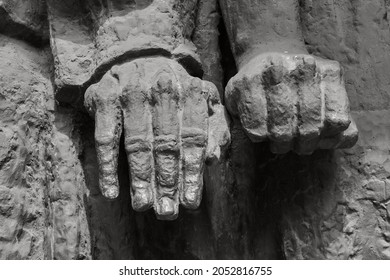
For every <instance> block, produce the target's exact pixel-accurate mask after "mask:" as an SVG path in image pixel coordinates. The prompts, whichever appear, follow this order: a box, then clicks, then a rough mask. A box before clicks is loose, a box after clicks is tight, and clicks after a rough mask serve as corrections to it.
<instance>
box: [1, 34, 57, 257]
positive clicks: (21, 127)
mask: <svg viewBox="0 0 390 280" xmlns="http://www.w3.org/2000/svg"><path fill="white" fill-rule="evenodd" d="M46 55H47V53H46V52H44V51H40V50H37V49H34V48H32V47H30V46H28V45H27V44H25V43H23V42H21V41H17V40H14V39H10V38H7V37H5V36H3V35H0V64H1V66H2V69H1V72H0V139H1V140H0V143H1V144H0V258H1V259H29V258H34V259H44V258H47V257H48V255H46V254H45V252H46V250H45V249H46V247H47V246H48V244H49V240H47V239H46V227H47V225H48V219H47V217H48V214H49V209H48V208H47V206H48V201H47V194H48V188H47V186H48V184H49V183H50V174H51V171H52V166H51V162H50V151H51V150H52V143H51V133H52V121H53V112H52V109H53V101H54V100H53V98H54V96H53V91H52V87H51V84H50V72H49V69H50V65H49V64H48V61H47V59H46Z"/></svg>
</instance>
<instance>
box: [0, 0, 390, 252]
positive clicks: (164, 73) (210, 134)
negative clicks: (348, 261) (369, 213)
mask: <svg viewBox="0 0 390 280" xmlns="http://www.w3.org/2000/svg"><path fill="white" fill-rule="evenodd" d="M318 2H321V3H315V2H313V1H298V0H284V1H281V0H280V1H268V0H265V1H256V0H239V1H236V0H219V1H217V0H188V1H181V0H86V1H77V0H61V1H58V0H46V1H43V0H42V1H41V0H34V1H24V0H5V1H0V16H1V18H0V33H1V34H2V35H0V36H1V37H0V60H1V63H2V65H7V66H2V72H1V73H0V85H1V89H0V100H1V102H2V103H1V104H0V116H1V120H0V123H1V126H0V187H1V189H0V207H1V208H0V221H1V229H0V258H24V259H25V258H55V259H65V258H78V259H81V258H91V257H92V258H158V257H161V256H163V254H171V255H169V257H171V258H284V257H285V258H337V257H338V255H337V254H336V253H332V252H331V249H329V248H331V246H332V245H329V244H331V243H332V242H333V241H334V240H336V238H334V239H333V241H332V237H329V238H328V237H327V235H326V234H327V233H326V232H325V230H324V231H323V230H322V229H323V228H326V225H328V224H329V223H331V222H329V221H328V220H326V219H328V217H333V216H332V215H337V213H339V211H344V212H345V213H347V214H345V215H344V216H345V217H346V218H345V219H346V220H348V219H352V218H349V216H348V215H352V214H351V213H355V212H359V211H361V212H364V209H366V208H364V207H368V206H356V207H355V208H354V207H353V206H351V205H352V204H353V205H355V204H354V203H355V201H360V200H358V199H359V198H356V197H354V196H353V195H351V196H348V197H346V198H345V197H343V199H339V200H335V199H331V198H332V195H333V196H334V197H336V196H338V193H337V194H336V192H335V193H332V194H331V195H329V196H330V198H329V201H328V200H326V199H325V198H323V196H321V195H322V193H321V192H316V190H318V189H324V190H328V189H329V190H333V189H334V185H335V184H336V183H334V181H332V180H330V179H329V180H330V181H327V180H326V179H323V177H327V179H328V178H334V180H335V181H337V180H339V181H340V182H342V183H340V184H342V186H345V185H348V186H349V185H351V184H355V185H356V184H358V183H356V182H354V183H351V182H352V181H351V180H352V179H350V177H353V176H352V175H350V174H357V173H359V174H362V172H361V170H360V169H359V168H360V167H355V166H353V167H351V165H354V164H355V163H356V162H359V160H360V159H355V158H352V159H351V157H354V156H355V154H354V153H357V152H356V150H353V149H352V150H351V149H349V148H351V147H353V146H354V145H355V143H356V142H357V140H358V129H357V127H358V126H359V123H358V124H356V123H355V122H354V119H353V117H352V116H351V111H350V104H349V99H351V96H352V97H353V98H352V99H351V102H352V104H353V106H352V107H353V109H355V110H356V108H357V105H356V104H358V103H359V102H361V100H362V97H361V96H363V95H364V94H362V93H360V92H358V89H359V88H360V87H359V86H356V84H358V83H363V82H361V81H356V80H354V78H353V77H352V76H353V75H352V74H351V73H352V72H353V71H355V70H356V69H358V68H359V67H358V66H356V61H364V59H363V58H361V59H360V60H359V59H358V58H356V57H355V56H354V55H355V53H357V52H358V49H359V48H358V47H356V46H355V47H351V49H349V47H350V45H351V44H352V43H351V42H350V41H349V40H350V38H351V36H349V37H348V36H347V37H348V38H347V37H345V36H344V34H343V35H340V34H339V33H337V32H339V30H340V28H339V29H337V28H333V29H332V28H329V30H323V29H322V26H321V25H320V24H318V22H316V20H315V19H316V18H318V19H321V22H325V23H326V24H328V25H330V26H331V27H333V25H332V24H333V23H332V20H331V19H330V17H329V16H327V15H328V14H330V13H331V12H329V10H332V9H331V8H329V6H331V5H334V4H330V3H328V2H329V1H327V0H324V1H318ZM369 2H372V3H374V2H375V5H376V4H377V1H376V0H370V1H369ZM340 5H341V4H340ZM343 5H344V6H343ZM343 5H342V7H346V6H348V5H347V4H345V3H344V4H343ZM350 5H352V6H353V5H355V6H358V7H360V8H361V7H363V6H364V5H363V4H361V3H360V2H359V4H358V3H354V4H350ZM373 5H374V4H373ZM375 5H374V6H375ZM377 6H378V10H380V11H383V10H385V9H384V7H382V6H381V5H379V4H378V5H377ZM348 7H349V6H348ZM364 7H365V6H364ZM375 7H376V6H375ZM362 9H363V8H362ZM367 9H369V8H367ZM370 9H371V8H370ZM372 9H373V8H372ZM351 10H353V9H349V10H348V11H351ZM303 11H305V13H303ZM343 11H344V10H343ZM353 11H355V10H353ZM362 14H365V13H362ZM220 18H221V20H219V19H220ZM323 18H325V19H323ZM384 18H385V17H384V16H382V19H381V20H383V19H384ZM375 22H378V20H376V21H375ZM326 24H325V25H326ZM335 25H337V24H335ZM375 30H383V28H377V29H375ZM225 32H226V33H225ZM357 32H358V31H357ZM318 34H321V35H318ZM334 34H337V36H340V37H343V36H344V37H343V40H341V41H342V42H343V44H345V46H348V48H347V47H345V46H341V47H340V49H335V50H334V49H332V48H333V46H328V45H327V44H325V43H323V42H322V41H321V40H324V39H322V38H324V37H326V36H329V37H331V38H332V40H333V38H334V37H335V36H336V35H334ZM332 36H333V37H332ZM362 36H365V35H362ZM386 36H387V35H386ZM386 38H387V37H386ZM389 38H390V36H389ZM389 40H390V39H389ZM22 41H25V42H22ZM26 42H27V43H26ZM325 45H326V46H327V47H326V49H325V51H324V50H321V47H322V46H325ZM334 45H336V43H334ZM352 45H353V44H352ZM311 47H312V48H311ZM344 54H348V55H347V59H345V58H344V56H343V55H344ZM229 59H230V60H229ZM232 60H234V61H232ZM378 60H379V59H377V58H376V59H375V61H378ZM12 61H15V63H12ZM351 61H353V63H351ZM341 65H342V66H341ZM351 65H352V66H351ZM389 65H390V63H389ZM343 67H345V69H346V70H345V71H346V72H345V73H344V70H343ZM6 68H8V71H6ZM22 69H25V70H22ZM374 72H375V73H380V72H381V71H379V70H375V71H374ZM373 75H374V76H375V75H377V74H373ZM378 75H379V74H378ZM345 79H346V83H345V82H344V80H345ZM379 84H380V85H383V84H384V82H383V81H382V80H380V82H379ZM351 85H354V87H352V86H351ZM359 85H360V84H359ZM364 87H365V86H362V87H361V88H364ZM367 88H368V87H367ZM384 88H386V86H384ZM386 89H387V88H386ZM27 92H31V94H30V95H29V94H26V93H27ZM351 92H352V93H351ZM347 93H348V94H347ZM356 96H358V97H356ZM383 100H387V99H385V97H383ZM365 102H366V101H365ZM366 103H368V102H366ZM366 103H364V102H362V104H366ZM382 103H383V104H385V103H386V102H385V101H383V102H382ZM225 106H226V110H225ZM361 106H363V107H364V105H361ZM371 109H372V108H371ZM381 109H385V108H381ZM29 111H31V113H28V112H29ZM87 113H88V114H89V117H88V116H87ZM354 117H355V115H354ZM361 123H362V122H361V121H360V126H362V125H361ZM361 141H364V140H361ZM360 147H361V146H360V144H359V146H358V148H355V149H360ZM346 148H347V149H348V150H347V152H346V153H347V154H343V152H335V150H336V149H346ZM38 150H39V151H38ZM290 152H291V153H290ZM348 153H350V154H348ZM125 158H126V159H125ZM318 158H319V159H318ZM329 158H332V160H328V159H329ZM333 158H335V160H333ZM343 160H344V161H343ZM345 161H347V162H348V163H345ZM324 162H326V164H324ZM329 162H331V164H330V163H329ZM22 163H23V164H22ZM291 166H292V168H290V167H291ZM289 168H290V169H291V171H290V170H287V169H289ZM295 168H297V169H295ZM126 169H127V170H126ZM270 170H272V171H270ZM285 170H287V171H286V172H284V171H285ZM302 170H303V171H302ZM318 170H320V171H318ZM335 170H336V171H335ZM340 170H342V171H340ZM357 170H359V172H358V171H357ZM317 171H318V172H317ZM273 172H275V173H276V174H278V175H277V176H274V175H273ZM342 172H345V173H342ZM367 172H368V171H367ZM389 172H390V171H389ZM296 173H299V174H298V175H297V174H296ZM327 173H331V175H329V176H322V175H323V174H327ZM341 173H342V174H343V175H338V174H341ZM368 173H369V174H368ZM368 173H367V178H370V179H364V180H366V181H367V180H368V181H370V180H371V181H372V180H374V179H375V180H376V179H378V178H379V177H378V178H377V177H375V176H377V175H375V174H374V175H372V174H373V173H370V172H368ZM374 173H375V172H374ZM21 174H27V175H21ZM302 174H306V175H305V176H304V178H308V179H307V181H304V182H303V183H302V182H301V181H299V180H300V179H299V178H298V179H297V177H299V176H303V175H302ZM318 174H319V175H318ZM381 174H382V173H381ZM317 175H318V176H317ZM382 175H383V174H382ZM382 175H378V176H380V178H382V177H383V178H386V176H384V175H383V176H382ZM23 176H25V177H23ZM294 176H295V177H294ZM337 176H341V177H340V178H341V179H340V178H339V179H336V178H338V177H337ZM369 176H374V177H375V178H374V179H373V178H372V177H369ZM18 177H20V178H23V179H17V178H18ZM275 177H280V178H276V179H275ZM355 177H356V176H355ZM347 178H348V179H347ZM348 180H349V181H348ZM359 180H360V181H359V182H364V180H363V179H359ZM375 180H374V181H375ZM380 180H382V179H380ZM285 181H288V182H289V184H290V185H291V186H289V184H287V185H288V186H287V187H286V186H285V184H284V182H285ZM371 181H370V182H371ZM297 182H298V183H297ZM348 182H349V183H348ZM362 184H363V183H362ZM367 184H368V183H367ZM367 184H365V185H364V184H363V185H364V186H366V185H367ZM203 185H205V187H203ZM296 185H301V186H298V187H297V186H296ZM336 185H337V184H336ZM368 185H370V184H368ZM374 185H375V184H374ZM323 186H324V187H323ZM370 186H371V185H370ZM375 186H376V185H375ZM386 186H387V185H386V183H384V186H383V188H384V189H386ZM336 188H338V187H336ZM340 188H341V187H340ZM370 188H371V187H370ZM372 188H373V189H375V187H372ZM286 190H287V191H286ZM325 192H326V191H325ZM372 192H373V193H374V195H373V197H376V196H375V194H377V193H379V192H381V191H380V190H379V191H378V190H373V191H372ZM312 193H321V195H320V194H318V197H316V196H314V195H312ZM385 193H386V192H385ZM202 195H203V197H204V198H203V202H202V203H201V201H202ZM311 195H312V196H311ZM313 196H314V199H313V200H312V201H313V203H314V201H317V200H316V199H317V198H318V200H320V201H321V203H322V202H323V200H326V202H324V204H325V205H322V207H323V208H321V209H322V210H319V212H320V213H317V212H315V211H317V210H315V211H314V210H302V209H305V207H306V206H307V209H312V208H310V207H309V206H308V205H310V203H309V202H308V201H310V200H311V198H313ZM324 196H325V195H324ZM375 199H376V198H375ZM274 200H276V202H275V201H274ZM302 201H303V202H302ZM334 201H337V203H339V204H340V205H341V206H340V205H339V204H337V205H336V206H335V205H333V204H332V203H334ZM375 201H377V200H375ZM378 201H379V202H378V203H381V205H384V206H381V207H385V208H386V207H387V204H386V203H387V202H386V201H387V198H386V197H385V198H383V199H380V200H378ZM300 203H303V204H304V205H303V206H302V205H301V204H300ZM321 203H318V204H321ZM356 203H357V202H356ZM30 205H33V206H32V207H28V206H30ZM179 205H182V206H183V209H181V210H180V211H181V213H183V214H182V215H183V216H181V215H179ZM330 205H331V206H330ZM129 206H131V207H132V209H133V210H135V212H137V213H135V212H133V210H130V207H129ZM338 207H342V208H343V207H344V208H343V209H345V210H338V209H339V208H338ZM150 208H153V209H154V212H155V214H156V216H157V220H170V221H169V222H165V221H164V222H160V221H156V219H151V218H149V216H148V215H149V214H148V213H149V212H150V211H147V210H148V209H150ZM330 208H331V209H336V210H334V211H333V210H332V211H333V212H332V211H331V213H333V214H329V213H328V212H329V211H330V210H329V209H330ZM27 209H33V210H27ZM186 209H189V210H186ZM297 209H298V210H297ZM386 209H387V208H386ZM305 211H306V212H305ZM138 212H145V213H138ZM344 212H343V213H344ZM334 213H336V214H334ZM359 213H360V212H359ZM352 216H353V217H354V218H353V219H355V216H354V215H352ZM312 217H314V218H312ZM324 217H326V218H324ZM329 219H330V218H329ZM356 219H357V218H356ZM356 219H355V220H356ZM173 220H176V221H173ZM301 220H304V223H301ZM324 220H326V221H327V222H326V225H323V224H322V223H324V224H325V222H324ZM355 220H354V221H355ZM275 221H277V222H275ZM348 221H349V220H348ZM338 223H339V222H337V223H336V222H335V225H334V228H337V229H339V228H340V226H339V224H338ZM340 223H341V222H340ZM345 223H347V221H346V222H345ZM362 223H363V222H362ZM302 224H305V225H306V227H307V228H304V229H302V228H301V225H302ZM356 224H359V222H356ZM385 224H386V223H385V222H383V223H381V225H380V227H381V231H380V232H386V230H385V229H384V228H385V226H384V225H385ZM359 225H360V224H359ZM151 228H152V229H153V230H152V231H151V230H150V229H151ZM382 229H383V230H382ZM306 230H308V231H310V232H309V233H308V234H306ZM331 230H333V229H331ZM343 230H344V229H343ZM343 230H341V231H343ZM153 231H155V233H154V232H153ZM346 231H348V230H346ZM162 233H165V234H166V235H170V236H171V237H172V238H171V240H164V238H162V237H161V236H160V235H164V234H162ZM348 234H349V233H344V232H343V233H340V235H342V236H343V238H344V237H345V239H348V237H346V236H347V235H348ZM324 236H326V237H324ZM331 236H334V235H331ZM348 236H349V235H348ZM359 238H360V237H359ZM134 240H137V241H134ZM178 240H179V241H180V242H179V241H178ZM302 240H305V241H304V242H303V241H302ZM307 240H309V241H307ZM318 240H326V241H318ZM328 240H331V241H329V242H328ZM337 240H338V239H337ZM343 240H344V239H343ZM348 240H349V239H348ZM321 242H322V243H321ZM334 242H336V241H334ZM341 242H344V241H340V243H341ZM351 242H352V241H351ZM135 243H137V244H135ZM319 243H320V245H318V244H319ZM325 243H326V244H325ZM336 243H337V242H336ZM344 243H348V242H346V241H345V242H344ZM352 243H353V242H352ZM162 244H163V245H162ZM164 244H165V245H164ZM177 244H185V245H181V246H182V247H180V248H177V247H176V246H178V245H177ZM302 244H304V245H302ZM348 244H349V243H348ZM359 244H362V243H359ZM351 246H352V249H345V252H347V253H345V255H343V257H342V258H352V257H353V256H354V253H353V252H354V249H353V248H355V247H354V246H364V245H351ZM378 246H379V245H378ZM381 246H382V245H381ZM48 248H50V249H48ZM172 248H173V249H172ZM183 248H184V249H183ZM291 248H294V249H291ZM313 248H314V249H313ZM322 248H327V249H326V250H325V249H322ZM359 248H360V247H359ZM378 248H379V247H378ZM317 249H318V250H317ZM159 250H161V251H162V252H163V253H161V254H160V253H158V252H159ZM363 251H364V250H363ZM379 251H380V252H382V253H375V254H374V256H375V257H379V256H380V257H383V256H384V255H386V253H383V252H385V249H383V250H382V249H378V252H379ZM297 252H299V253H297ZM308 252H309V253H308ZM310 252H312V254H313V255H310V254H311V253H310ZM313 252H315V253H313ZM324 252H327V253H324ZM329 252H331V253H329ZM368 255H369V254H368V253H362V256H363V257H367V256H368ZM163 257H165V256H163Z"/></svg>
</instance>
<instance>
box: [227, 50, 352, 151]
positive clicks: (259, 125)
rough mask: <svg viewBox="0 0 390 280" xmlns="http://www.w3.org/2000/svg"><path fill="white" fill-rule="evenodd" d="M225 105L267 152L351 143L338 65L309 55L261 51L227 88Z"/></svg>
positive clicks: (348, 145)
mask: <svg viewBox="0 0 390 280" xmlns="http://www.w3.org/2000/svg"><path fill="white" fill-rule="evenodd" d="M225 96H226V107H227V109H228V110H229V111H230V113H231V114H232V115H233V116H235V117H238V118H239V119H240V121H241V124H242V126H243V129H244V130H245V132H246V133H247V135H248V137H249V138H250V139H251V140H252V141H253V142H261V141H265V140H267V139H268V140H269V141H270V143H271V144H270V146H271V151H272V152H274V153H286V152H288V151H290V150H293V151H295V152H296V153H298V154H311V153H312V152H313V151H314V150H315V149H317V148H320V149H336V148H348V147H351V146H353V145H354V144H355V143H356V141H357V138H358V132H357V128H356V125H355V123H354V122H353V120H352V118H351V115H350V110H349V102H348V96H347V93H346V91H345V87H344V80H343V77H342V71H341V69H340V65H339V63H338V62H336V61H331V60H325V59H321V58H318V57H314V56H311V55H292V54H282V53H265V54H261V55H259V56H257V57H255V58H254V59H252V60H251V61H250V62H249V63H248V64H246V65H245V66H244V67H242V69H240V71H239V73H238V74H237V75H236V76H234V77H233V78H232V79H231V80H230V81H229V83H228V85H227V87H226V92H225Z"/></svg>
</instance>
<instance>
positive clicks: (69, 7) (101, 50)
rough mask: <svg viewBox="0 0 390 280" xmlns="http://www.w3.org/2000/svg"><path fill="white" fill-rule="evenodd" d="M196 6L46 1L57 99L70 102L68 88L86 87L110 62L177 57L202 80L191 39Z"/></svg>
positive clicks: (147, 1)
mask: <svg viewBox="0 0 390 280" xmlns="http://www.w3.org/2000/svg"><path fill="white" fill-rule="evenodd" d="M196 2H197V1H194V0H191V1H185V2H180V1H175V0H169V1H162V0H154V1H152V0H144V1H119V2H118V1H113V0H109V1H104V2H102V1H92V0H91V1H74V0H66V1H62V0H61V1H57V0H49V1H47V3H48V7H49V9H48V12H49V19H50V28H51V29H50V30H51V35H52V38H51V45H52V50H53V55H54V59H55V61H56V63H55V68H56V69H55V84H56V86H57V87H58V89H59V90H60V89H64V90H63V91H62V92H60V96H59V97H60V98H61V100H63V101H65V102H73V101H74V100H75V99H77V98H80V96H74V95H72V92H71V91H69V90H66V89H67V88H68V87H72V86H75V87H85V86H88V85H89V84H90V83H91V79H92V78H93V77H95V76H99V75H100V73H102V71H103V73H104V72H105V71H107V70H109V69H110V68H111V66H113V65H114V64H115V63H118V62H123V61H126V60H131V59H134V58H137V57H142V56H148V55H149V56H150V55H163V56H167V57H172V58H176V59H177V60H178V61H181V62H182V63H183V64H184V65H186V66H189V70H190V71H193V72H194V73H197V74H198V75H201V73H202V68H201V64H200V61H199V58H198V56H197V54H196V53H195V46H194V45H193V43H192V42H191V41H190V36H191V34H192V32H193V29H194V26H195V15H196V14H195V11H196Z"/></svg>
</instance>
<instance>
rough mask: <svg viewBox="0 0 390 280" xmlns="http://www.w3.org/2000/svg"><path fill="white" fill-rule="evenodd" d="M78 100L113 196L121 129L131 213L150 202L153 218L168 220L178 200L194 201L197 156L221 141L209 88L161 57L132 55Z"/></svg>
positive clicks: (214, 154) (213, 152) (199, 170)
mask: <svg viewBox="0 0 390 280" xmlns="http://www.w3.org/2000/svg"><path fill="white" fill-rule="evenodd" d="M85 106H86V107H87V110H88V111H89V112H90V114H91V115H92V116H94V119H95V142H96V150H97V156H98V163H99V182H100V189H101V191H102V193H103V195H104V196H105V197H107V198H111V199H113V198H116V197H117V196H118V194H119V184H118V179H117V166H118V162H117V160H118V153H119V141H120V136H121V133H122V127H123V131H124V139H125V149H126V153H127V156H128V160H129V168H130V174H131V194H132V205H133V208H134V210H136V211H145V210H147V209H149V208H151V207H152V206H153V208H154V209H155V211H156V214H157V216H158V217H159V218H160V219H169V220H171V219H175V218H177V215H178V210H179V209H178V207H179V201H180V204H181V205H183V206H184V207H186V208H190V209H196V208H198V207H199V204H200V202H201V197H202V191H203V179H202V178H203V170H204V162H205V161H206V160H211V159H212V158H219V157H220V154H221V151H220V150H221V146H226V145H228V143H229V139H230V136H229V132H228V126H227V123H226V120H225V115H224V108H223V107H222V105H221V104H220V101H219V93H218V91H217V89H216V87H215V86H214V85H213V84H212V83H209V82H202V81H201V80H200V79H199V78H193V77H191V76H189V75H188V73H187V72H186V71H185V70H184V68H183V67H182V66H180V65H179V64H178V63H177V62H174V61H171V60H170V59H167V58H150V59H148V58H146V59H136V60H134V61H133V62H130V63H127V64H123V65H121V66H115V67H113V68H112V69H111V70H110V72H108V73H107V74H106V75H105V76H103V78H102V80H101V81H100V82H99V83H98V84H94V85H92V86H90V87H89V88H88V89H87V92H86V96H85Z"/></svg>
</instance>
